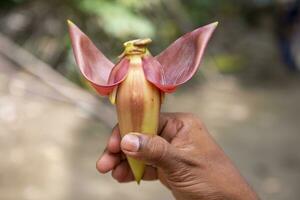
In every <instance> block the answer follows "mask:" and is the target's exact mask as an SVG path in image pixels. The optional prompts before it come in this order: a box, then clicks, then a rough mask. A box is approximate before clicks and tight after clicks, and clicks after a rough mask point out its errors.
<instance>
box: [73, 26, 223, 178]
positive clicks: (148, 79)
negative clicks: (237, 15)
mask: <svg viewBox="0 0 300 200" xmlns="http://www.w3.org/2000/svg"><path fill="white" fill-rule="evenodd" d="M217 24H218V23H217V22H215V23H212V24H209V25H206V26H203V27H200V28H198V29H196V30H194V31H192V32H189V33H187V34H185V35H183V36H181V37H180V38H179V39H177V40H176V41H175V42H173V43H172V44H171V45H170V46H169V47H168V48H166V49H165V50H164V51H162V52H161V53H160V54H159V55H157V56H152V55H151V53H150V52H149V50H148V49H147V45H148V44H150V43H151V39H148V38H147V39H137V40H131V41H128V42H125V43H124V51H123V53H122V54H121V55H120V56H119V58H120V60H119V62H118V63H116V64H114V63H113V62H111V61H110V60H109V59H108V58H106V57H105V55H104V54H103V53H102V52H101V51H100V50H99V49H97V47H96V46H95V45H94V44H93V42H92V41H91V40H90V39H89V37H88V36H87V35H85V34H84V33H83V32H82V31H81V30H80V29H79V28H78V27H77V26H76V25H75V24H73V23H72V22H71V21H68V25H69V33H70V37H71V43H72V48H73V52H74V56H75V60H76V62H77V65H78V67H79V69H80V71H81V73H82V75H83V76H84V77H85V78H86V80H87V81H89V82H90V84H91V85H92V86H93V87H94V88H95V90H96V91H97V92H98V93H99V94H100V95H103V96H108V97H109V99H110V101H111V102H112V103H113V104H116V110H117V114H118V124H119V129H120V133H121V136H122V137H123V136H124V135H125V134H127V133H130V132H139V133H143V134H148V135H155V134H157V129H158V119H159V112H160V106H161V103H162V100H163V97H164V94H165V93H172V92H174V91H175V89H176V88H177V87H178V86H180V85H181V84H183V83H185V82H186V81H188V80H189V79H191V78H192V76H193V75H194V74H195V73H196V71H197V69H198V67H199V64H200V62H201V59H202V57H203V54H204V50H205V48H206V46H207V43H208V41H209V39H210V37H211V35H212V33H213V32H214V30H215V28H216V27H217ZM103 114H105V113H103ZM127 159H128V162H129V165H130V167H131V169H132V172H133V174H134V177H135V179H136V181H137V182H138V183H139V182H140V180H141V179H142V176H143V174H144V169H145V163H144V162H143V161H140V160H135V159H132V158H130V157H128V158H127Z"/></svg>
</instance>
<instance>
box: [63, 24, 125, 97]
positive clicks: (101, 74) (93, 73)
mask: <svg viewBox="0 0 300 200" xmlns="http://www.w3.org/2000/svg"><path fill="white" fill-rule="evenodd" d="M68 27H69V33H70V38H71V44H72V48H73V53H74V57H75V60H76V63H77V65H78V67H79V69H80V72H81V73H82V75H83V76H84V77H85V78H86V79H87V80H88V81H89V82H90V83H91V85H92V86H93V87H94V88H95V89H96V91H97V92H98V93H99V94H101V95H104V96H107V95H109V94H110V93H111V92H112V91H113V89H114V88H115V87H116V86H117V85H118V84H120V83H121V82H122V81H123V80H124V79H125V78H126V74H127V71H128V67H129V61H128V60H127V59H122V60H120V62H119V63H118V64H116V65H114V63H112V62H111V61H110V60H109V59H108V58H107V57H106V56H105V55H104V54H103V53H102V52H101V51H100V50H99V49H97V47H96V46H95V45H94V44H93V42H92V41H91V40H90V38H89V37H88V36H87V35H86V34H84V33H83V32H82V31H81V30H80V29H79V28H78V27H77V26H76V25H75V24H74V23H72V22H71V21H69V20H68Z"/></svg>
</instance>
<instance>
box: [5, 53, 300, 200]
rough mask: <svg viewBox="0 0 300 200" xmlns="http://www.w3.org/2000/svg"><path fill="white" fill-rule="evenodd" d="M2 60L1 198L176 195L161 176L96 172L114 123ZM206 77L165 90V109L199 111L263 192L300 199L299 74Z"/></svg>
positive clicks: (276, 198) (270, 196)
mask: <svg viewBox="0 0 300 200" xmlns="http://www.w3.org/2000/svg"><path fill="white" fill-rule="evenodd" d="M0 60H1V66H0V158H1V159H0V199H1V200H2V199H3V200H21V199H22V200H23V199H24V200H27V199H28V200H48V199H49V200H50V199H51V200H53V199H56V200H63V199H64V200H65V199H72V200H77V199H78V200H79V199H91V200H92V199H105V200H112V199H124V200H125V199H143V200H150V199H172V196H171V195H170V193H169V191H167V190H166V189H165V188H163V187H162V186H161V185H160V184H159V183H158V182H142V184H141V185H140V186H137V185H136V184H135V183H131V184H118V183H117V182H116V181H114V180H113V179H112V178H111V177H110V175H100V174H98V173H97V171H96V168H95V162H96V160H97V158H98V156H99V155H100V153H101V152H102V150H103V149H104V145H105V142H106V140H107V138H108V136H109V133H110V128H111V127H106V126H104V125H103V124H102V123H101V122H99V121H97V120H95V119H93V118H92V117H91V116H90V115H89V114H88V113H86V112H85V111H83V110H81V109H79V108H78V107H76V106H73V105H70V104H68V103H65V102H63V100H60V99H59V98H58V96H59V95H58V94H57V93H56V92H55V91H53V90H52V89H51V88H49V87H47V86H46V85H44V84H43V83H42V82H41V81H40V80H38V79H37V78H35V77H33V76H31V75H29V74H27V73H26V72H24V71H22V70H20V69H18V68H16V67H14V66H13V65H12V64H11V63H9V62H7V61H5V59H3V58H1V57H0ZM207 80H209V81H204V82H201V83H199V84H197V79H194V80H193V83H192V86H191V85H187V86H185V87H184V88H182V89H180V90H179V91H178V92H177V93H176V95H170V96H168V97H167V98H166V101H165V103H164V106H163V110H165V111H172V112H173V111H182V112H183V111H184V112H193V113H195V114H196V115H198V116H199V117H200V118H201V119H202V120H203V121H204V122H205V123H206V124H207V127H208V129H209V130H210V131H211V134H212V135H213V136H214V138H215V139H216V141H217V142H218V143H219V144H220V145H221V146H222V148H223V149H224V150H225V152H226V153H227V154H228V155H229V156H230V157H231V158H232V160H233V161H234V162H235V164H236V165H237V166H238V168H239V169H240V170H241V173H242V174H243V175H244V176H245V177H246V178H247V180H248V181H249V183H250V184H251V185H252V186H253V187H254V189H255V190H256V191H257V192H258V193H259V195H260V196H261V198H262V199H273V200H279V199H299V197H300V191H299V185H300V154H299V152H300V145H299V142H300V131H299V129H300V123H299V122H300V121H299V120H300V89H299V84H300V80H299V78H297V77H283V78H281V79H279V80H277V81H274V82H270V83H268V84H261V85H255V86H251V87H249V86H248V87H246V86H244V85H242V84H241V83H240V82H239V80H238V79H236V78H234V77H232V76H218V77H209V78H208V79H207ZM54 97H55V98H54ZM174 105H176V106H174ZM103 114H104V115H105V113H103Z"/></svg>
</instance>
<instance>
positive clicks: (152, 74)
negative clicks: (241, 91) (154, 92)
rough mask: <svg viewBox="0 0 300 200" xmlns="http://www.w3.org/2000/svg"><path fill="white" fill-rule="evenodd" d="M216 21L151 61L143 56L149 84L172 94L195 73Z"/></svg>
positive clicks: (189, 35) (183, 38)
mask: <svg viewBox="0 0 300 200" xmlns="http://www.w3.org/2000/svg"><path fill="white" fill-rule="evenodd" d="M217 25H218V22H215V23H211V24H208V25H206V26H203V27H200V28H198V29H196V30H194V31H192V32H189V33H187V34H185V35H183V36H181V37H180V38H179V39H177V40H176V41H175V42H173V43H172V44H171V45H170V46H169V47H168V48H167V49H165V50H164V51H163V52H161V53H160V54H159V55H157V56H156V57H155V58H153V57H152V56H151V55H147V56H145V57H144V62H143V63H144V64H143V68H144V72H145V75H146V78H147V80H148V81H150V82H151V83H152V84H154V85H156V86H157V87H158V88H160V90H162V91H164V92H167V93H171V92H174V91H175V90H176V87H178V86H179V85H181V84H183V83H185V82H187V81H188V80H190V79H191V78H192V76H193V75H194V74H195V73H196V71H197V69H198V67H199V64H200V62H201V60H202V57H203V54H204V51H205V49H206V46H207V43H208V41H209V39H210V38H211V36H212V34H213V32H214V30H215V29H216V27H217Z"/></svg>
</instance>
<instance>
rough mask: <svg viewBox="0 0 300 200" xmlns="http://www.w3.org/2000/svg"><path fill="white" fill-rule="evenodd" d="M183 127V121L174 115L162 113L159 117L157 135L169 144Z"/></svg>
mask: <svg viewBox="0 0 300 200" xmlns="http://www.w3.org/2000/svg"><path fill="white" fill-rule="evenodd" d="M183 125H184V124H183V121H182V120H180V119H179V118H176V117H174V114H171V113H163V114H161V115H160V121H159V128H158V135H160V136H161V137H163V138H164V139H165V140H167V141H168V142H169V143H170V142H171V141H172V140H173V139H174V138H175V137H176V136H177V134H178V132H179V131H180V130H181V129H182V127H183Z"/></svg>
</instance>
